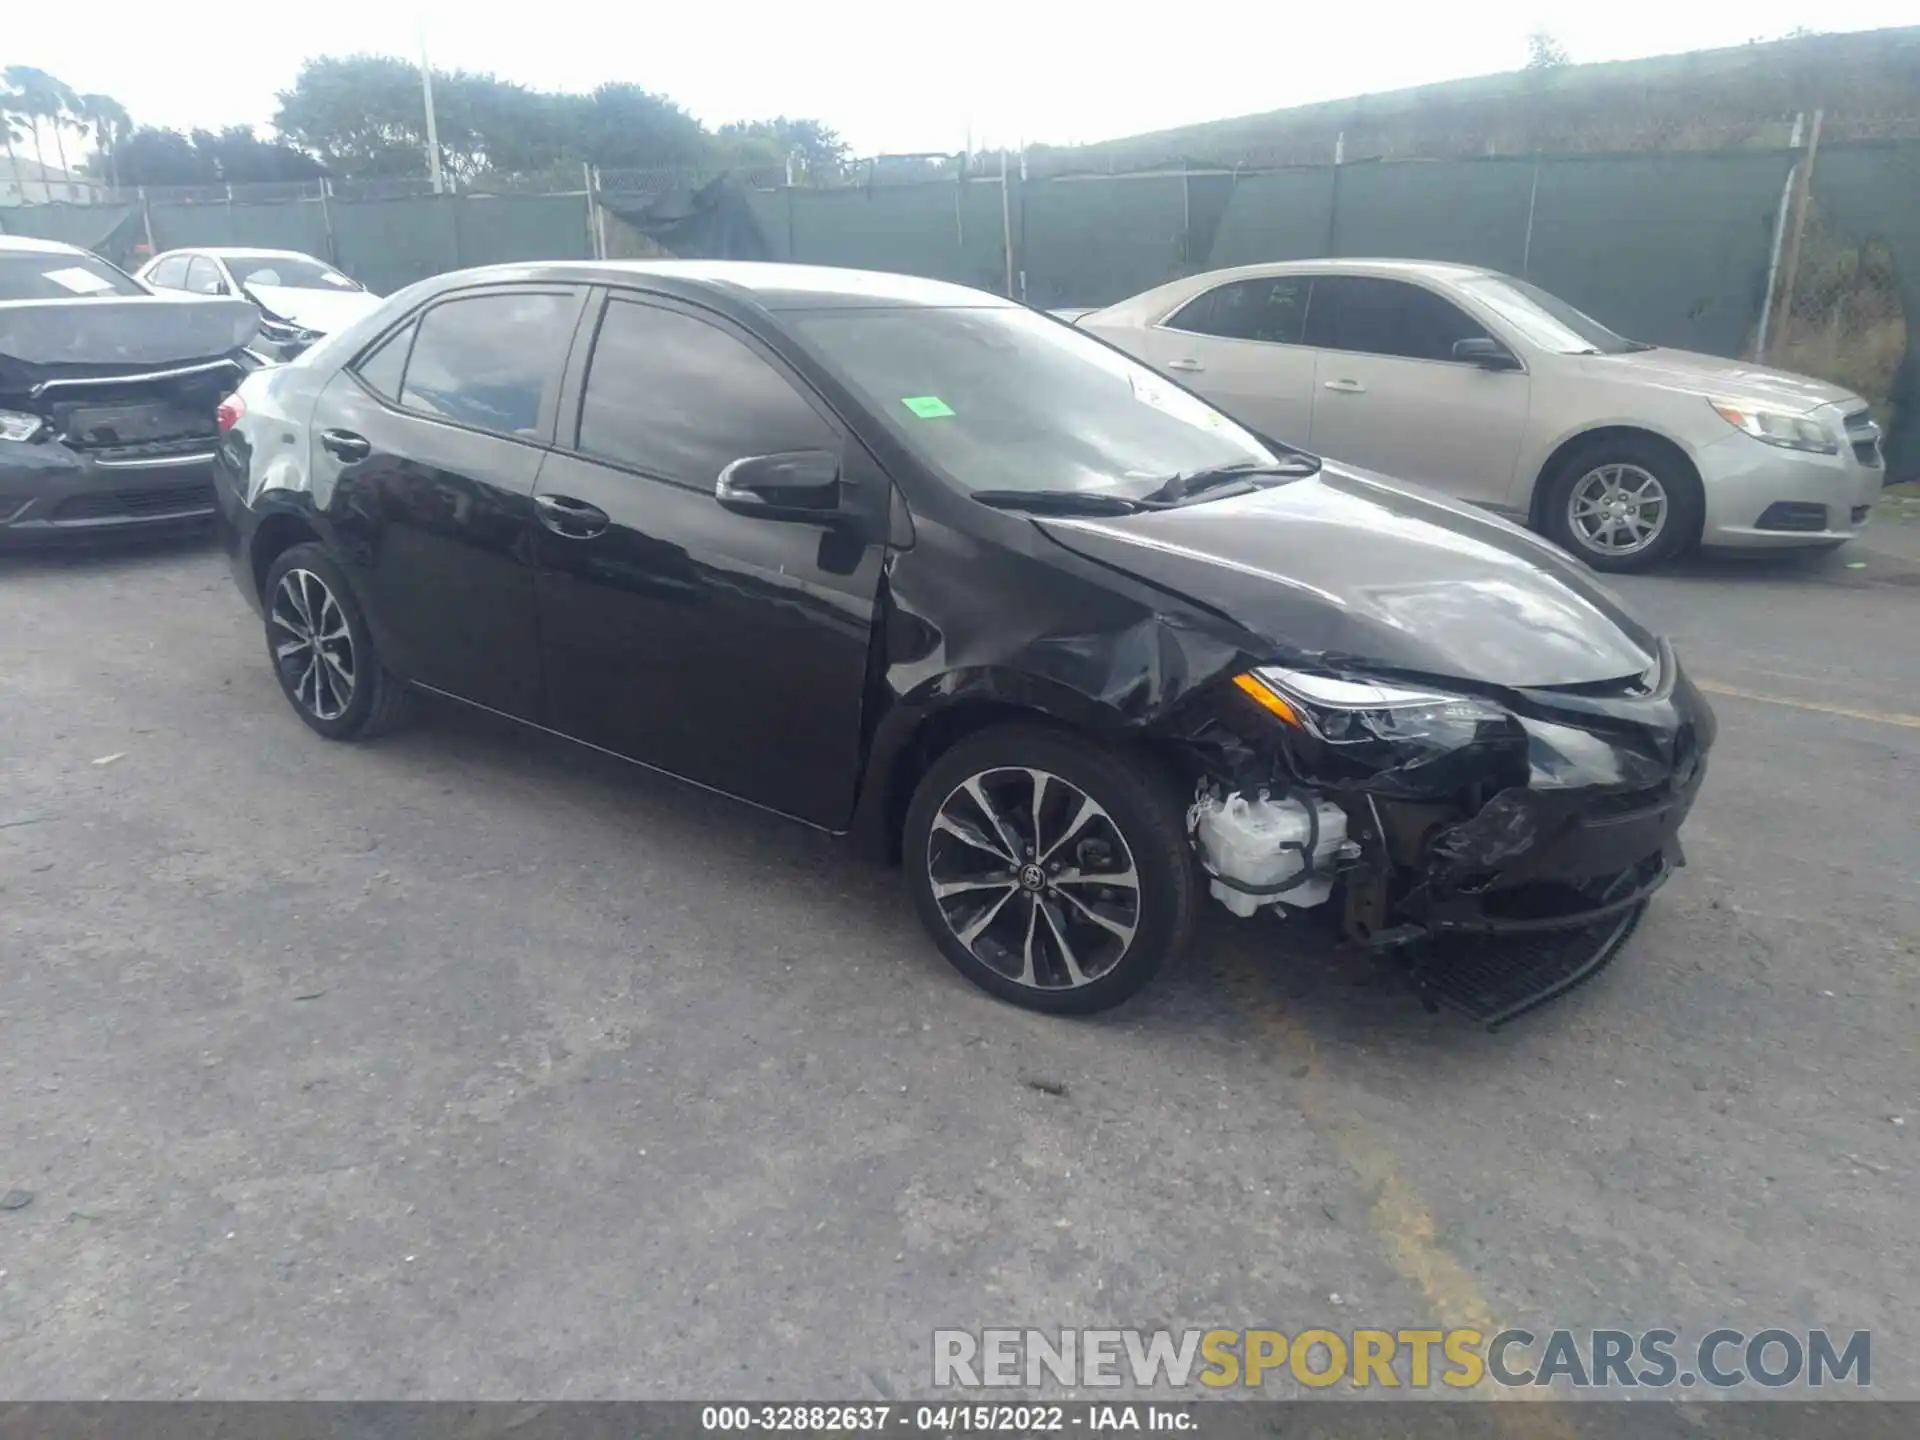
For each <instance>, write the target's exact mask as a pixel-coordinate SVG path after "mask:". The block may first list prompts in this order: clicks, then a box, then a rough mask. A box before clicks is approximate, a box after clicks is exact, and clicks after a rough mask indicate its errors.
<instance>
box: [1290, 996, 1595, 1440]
mask: <svg viewBox="0 0 1920 1440" xmlns="http://www.w3.org/2000/svg"><path fill="white" fill-rule="evenodd" d="M1255 1008H1256V1011H1257V1013H1258V1014H1259V1015H1260V1017H1261V1019H1263V1020H1264V1021H1265V1022H1266V1023H1267V1025H1268V1026H1269V1028H1271V1029H1272V1030H1274V1031H1277V1032H1278V1033H1279V1035H1280V1038H1281V1043H1282V1044H1283V1045H1284V1046H1285V1048H1286V1050H1287V1052H1288V1053H1290V1054H1295V1055H1300V1056H1302V1057H1303V1058H1304V1059H1305V1060H1306V1062H1307V1073H1306V1074H1305V1075H1304V1076H1302V1077H1300V1079H1299V1081H1298V1083H1297V1084H1296V1086H1295V1088H1294V1089H1293V1091H1292V1092H1291V1094H1292V1096H1293V1099H1294V1101H1295V1103H1296V1104H1297V1105H1298V1106H1299V1109H1300V1113H1301V1114H1302V1115H1303V1116H1304V1117H1305V1119H1306V1121H1307V1123H1308V1124H1309V1125H1310V1126H1312V1127H1313V1129H1314V1130H1315V1131H1316V1132H1317V1133H1319V1134H1320V1135H1322V1136H1323V1137H1325V1138H1326V1139H1327V1140H1328V1141H1329V1142H1330V1143H1331V1144H1332V1146H1333V1149H1334V1153H1335V1154H1336V1155H1337V1156H1339V1158H1340V1162H1341V1164H1343V1165H1344V1166H1345V1167H1346V1168H1347V1169H1348V1170H1349V1171H1350V1172H1351V1173H1352V1174H1353V1176H1354V1178H1355V1179H1356V1180H1357V1181H1359V1183H1360V1187H1361V1188H1362V1189H1363V1190H1366V1191H1370V1192H1371V1193H1372V1195H1373V1204H1372V1206H1371V1207H1370V1209H1369V1210H1368V1212H1367V1220H1368V1223H1369V1224H1370V1225H1371V1226H1372V1228H1373V1230H1374V1232H1375V1233H1376V1234H1377V1235H1378V1236H1379V1237H1380V1239H1381V1241H1382V1242H1383V1244H1384V1245H1385V1247H1386V1252H1387V1260H1388V1263H1390V1264H1391V1265H1392V1266H1393V1268H1394V1270H1395V1271H1396V1272H1398V1273H1399V1275H1400V1277H1401V1278H1402V1279H1404V1280H1406V1281H1408V1282H1409V1283H1410V1284H1411V1285H1413V1287H1414V1288H1415V1289H1416V1290H1418V1291H1419V1292H1420V1294H1421V1295H1422V1296H1424V1297H1425V1299H1426V1302H1427V1304H1428V1305H1429V1306H1431V1307H1432V1310H1433V1321H1434V1322H1437V1323H1438V1324H1439V1325H1440V1326H1442V1327H1443V1328H1445V1329H1449V1330H1457V1329H1471V1330H1478V1331H1479V1332H1480V1334H1481V1335H1482V1336H1483V1337H1484V1338H1485V1339H1488V1340H1491V1339H1492V1338H1493V1337H1494V1335H1496V1334H1497V1333H1499V1331H1500V1330H1502V1329H1503V1328H1505V1327H1503V1326H1502V1325H1500V1324H1499V1323H1498V1322H1497V1321H1496V1320H1495V1319H1494V1311H1493V1306H1492V1304H1491V1303H1490V1302H1489V1301H1488V1299H1487V1297H1486V1294H1485V1292H1483V1291H1482V1290H1481V1288H1480V1283H1479V1281H1477V1280H1475V1279H1474V1278H1473V1275H1472V1273H1471V1272H1470V1271H1469V1270H1468V1269H1467V1267H1466V1266H1464V1265H1462V1264H1461V1263H1460V1262H1459V1261H1458V1260H1456V1259H1455V1258H1454V1257H1453V1256H1452V1255H1450V1254H1448V1253H1447V1250H1446V1248H1445V1247H1444V1246H1442V1245H1441V1244H1440V1241H1439V1239H1438V1236H1437V1233H1436V1230H1435V1226H1434V1223H1433V1212H1432V1211H1430V1210H1428V1209H1427V1204H1426V1201H1425V1200H1423V1199H1422V1198H1421V1196H1420V1192H1419V1191H1418V1190H1417V1189H1416V1188H1415V1187H1414V1186H1413V1184H1412V1183H1411V1182H1410V1181H1409V1180H1407V1178H1406V1177H1405V1176H1404V1175H1402V1174H1401V1173H1400V1164H1399V1161H1398V1160H1397V1159H1396V1158H1395V1157H1394V1154H1393V1151H1392V1149H1391V1148H1390V1147H1389V1146H1388V1145H1387V1143H1386V1141H1385V1140H1384V1139H1383V1138H1381V1137H1380V1136H1379V1135H1377V1134H1376V1133H1375V1132H1374V1131H1373V1129H1372V1128H1371V1127H1370V1126H1368V1125H1367V1124H1366V1122H1365V1121H1363V1120H1361V1119H1360V1118H1359V1117H1357V1116H1355V1115H1352V1114H1350V1113H1345V1112H1343V1111H1342V1109H1341V1107H1340V1105H1339V1103H1338V1101H1337V1100H1336V1099H1335V1097H1334V1095H1333V1093H1332V1091H1331V1089H1330V1087H1329V1086H1328V1084H1327V1081H1326V1078H1325V1077H1326V1071H1325V1070H1324V1068H1323V1067H1322V1066H1321V1063H1320V1053H1319V1047H1318V1046H1317V1045H1315V1044H1314V1040H1313V1036H1312V1035H1310V1034H1308V1033H1307V1031H1306V1030H1305V1029H1304V1028H1303V1027H1302V1026H1301V1025H1300V1024H1299V1023H1298V1022H1297V1021H1295V1020H1294V1019H1293V1017H1292V1016H1291V1015H1289V1014H1287V1012H1286V1010H1285V1009H1284V1008H1283V1007H1282V1006H1281V1005H1280V1004H1278V1003H1274V1002H1267V1003H1261V1004H1258V1005H1257V1006H1256V1007H1255ZM1481 1387H1482V1388H1484V1389H1485V1390H1486V1391H1488V1392H1489V1398H1491V1399H1494V1400H1548V1399H1551V1398H1552V1395H1551V1392H1550V1391H1546V1390H1533V1389H1522V1390H1509V1389H1505V1388H1503V1387H1497V1386H1494V1385H1493V1384H1492V1382H1491V1381H1487V1380H1482V1381H1481ZM1496 1426H1497V1428H1498V1429H1499V1431H1500V1433H1501V1434H1502V1435H1505V1436H1511V1437H1513V1440H1575V1436H1574V1432H1573V1429H1572V1427H1571V1426H1569V1425H1568V1424H1567V1422H1566V1421H1565V1420H1563V1419H1561V1418H1560V1416H1558V1415H1556V1414H1552V1413H1548V1412H1544V1411H1540V1410H1535V1409H1532V1408H1529V1409H1527V1410H1514V1409H1512V1408H1510V1407H1502V1409H1501V1410H1500V1412H1499V1414H1498V1416H1497V1421H1496Z"/></svg>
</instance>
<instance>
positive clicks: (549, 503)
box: [533, 495, 613, 540]
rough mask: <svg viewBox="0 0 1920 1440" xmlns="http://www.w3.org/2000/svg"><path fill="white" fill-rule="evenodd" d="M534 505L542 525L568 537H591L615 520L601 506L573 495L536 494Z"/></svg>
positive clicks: (579, 538)
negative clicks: (590, 503)
mask: <svg viewBox="0 0 1920 1440" xmlns="http://www.w3.org/2000/svg"><path fill="white" fill-rule="evenodd" d="M533 508H534V512H535V513H536V514H537V515H539V517H540V523H541V524H542V525H544V526H546V527H547V529H549V530H551V531H553V533H554V534H556V535H561V536H564V537H565V538H567V539H568V540H591V539H592V538H593V537H594V536H596V535H599V534H602V533H603V532H605V530H606V528H607V527H608V526H609V525H611V524H612V523H613V521H612V520H611V519H610V518H609V517H608V515H607V512H606V511H604V510H602V509H601V508H600V507H599V506H598V505H589V504H587V502H586V501H584V500H576V499H574V498H573V497H572V496H571V495H536V496H534V497H533Z"/></svg>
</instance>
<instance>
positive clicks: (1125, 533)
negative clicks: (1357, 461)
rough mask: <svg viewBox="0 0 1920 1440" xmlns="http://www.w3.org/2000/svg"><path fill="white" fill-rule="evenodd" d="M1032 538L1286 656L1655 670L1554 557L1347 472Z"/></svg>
mask: <svg viewBox="0 0 1920 1440" xmlns="http://www.w3.org/2000/svg"><path fill="white" fill-rule="evenodd" d="M1034 523H1035V524H1036V525H1037V526H1038V527H1039V528H1040V529H1041V530H1042V531H1043V532H1044V533H1045V534H1047V535H1048V536H1049V537H1050V538H1052V539H1053V540H1055V541H1057V542H1058V543H1059V544H1061V545H1063V546H1065V547H1066V548H1067V549H1069V550H1072V551H1075V552H1076V553H1078V554H1080V555H1083V556H1086V557H1087V558H1089V559H1091V560H1095V561H1098V562H1100V563H1102V564H1105V565H1108V566H1111V567H1112V568H1114V569H1116V570H1120V571H1123V572H1125V573H1127V574H1130V575H1133V576H1136V577H1138V578H1139V579H1142V580H1145V581H1147V582H1148V583H1150V584H1152V585H1155V586H1158V587H1160V588H1163V589H1167V590H1171V591H1174V592H1176V593H1177V594H1180V595H1183V596H1186V597H1187V598H1189V599H1191V600H1194V601H1197V602H1199V603H1200V604H1202V605H1204V606H1206V607H1208V608H1210V609H1212V610H1215V611H1218V612H1220V613H1223V614H1225V615H1226V616H1227V617H1228V618H1230V619H1231V620H1233V621H1235V622H1236V623H1237V624H1239V625H1240V626H1242V627H1243V628H1244V629H1247V630H1250V631H1252V632H1253V633H1254V634H1255V635H1258V636H1261V637H1262V638H1264V639H1265V640H1266V641H1267V642H1268V643H1269V644H1270V645H1271V646H1272V647H1273V653H1274V654H1275V655H1276V656H1281V657H1288V658H1295V659H1309V660H1317V659H1323V658H1324V659H1326V660H1328V661H1329V662H1331V663H1336V664H1339V663H1346V664H1352V665H1358V666H1366V665H1372V666H1379V667H1387V668H1390V669H1395V670H1405V671H1416V672H1422V673H1426V674H1432V675H1446V676H1457V677H1460V678H1462V679H1466V680H1475V681H1480V682H1482V683H1486V684H1492V685H1499V686H1508V687H1514V688H1526V687H1534V686H1563V685H1581V684H1591V683H1593V682H1596V681H1602V680H1618V679H1624V678H1627V677H1630V676H1637V675H1642V674H1644V673H1646V672H1647V671H1648V670H1649V669H1651V668H1652V667H1653V666H1654V664H1655V663H1656V661H1657V659H1658V655H1659V645H1658V642H1657V641H1656V640H1655V639H1654V637H1653V636H1652V635H1651V634H1650V633H1649V632H1648V631H1647V630H1646V629H1645V628H1644V627H1642V626H1641V625H1640V624H1639V623H1638V622H1636V621H1635V620H1633V619H1632V618H1631V617H1630V616H1629V615H1627V614H1626V612H1625V611H1624V610H1623V609H1622V608H1621V607H1620V605H1619V602H1618V601H1617V600H1616V599H1615V598H1614V597H1613V596H1612V595H1611V594H1610V593H1609V592H1608V591H1606V590H1605V589H1604V588H1602V587H1601V586H1600V585H1599V584H1598V583H1597V582H1596V581H1595V580H1594V578H1593V575H1592V572H1590V571H1588V570H1587V569H1586V568H1585V567H1584V566H1582V565H1580V564H1579V563H1578V562H1577V561H1575V560H1573V559H1572V558H1571V557H1569V556H1567V555H1566V554H1565V553H1564V552H1562V551H1560V550H1558V549H1557V548H1555V547H1554V546H1551V545H1549V544H1547V543H1546V542H1545V541H1543V540H1540V539H1538V538H1537V537H1535V536H1533V535H1531V534H1529V533H1528V532H1526V531H1524V530H1522V529H1520V528H1519V527H1518V526H1515V525H1511V524H1509V523H1508V522H1506V521H1504V520H1501V519H1499V518H1497V517H1495V516H1492V515H1487V514H1482V513H1480V512H1478V511H1475V510H1473V509H1471V508H1469V507H1467V506H1464V505H1460V504H1456V503H1454V502H1452V501H1449V500H1447V499H1445V498H1444V497H1442V496H1440V495H1437V494H1434V493H1432V492H1428V491H1425V490H1421V489H1418V488H1416V487H1413V486H1407V485H1403V484H1401V483H1399V482H1392V483H1389V482H1387V481H1385V480H1381V479H1379V478H1377V477H1374V476H1371V475H1368V474H1366V473H1365V472H1361V471H1354V470H1350V469H1347V468H1344V467H1339V466H1333V465H1329V466H1327V467H1325V468H1324V469H1323V470H1322V471H1321V472H1320V474H1319V475H1318V476H1316V477H1314V478H1313V479H1309V480H1298V481H1293V482H1290V483H1286V484H1282V485H1278V486H1275V487H1273V488H1270V489H1266V490H1262V491H1259V492H1256V493H1254V494H1249V495H1243V496H1232V497H1227V498H1224V499H1219V500H1204V501H1200V502H1199V503H1196V504H1191V505H1186V506H1182V507H1180V508H1178V509H1173V510H1163V511H1151V512H1146V513H1142V514H1138V515H1123V516H1118V517H1115V518H1112V519H1107V518H1099V519H1091V518H1080V517H1077V516H1076V517H1071V518H1062V517H1054V516H1048V517H1046V518H1044V519H1041V518H1036V519H1035V521H1034Z"/></svg>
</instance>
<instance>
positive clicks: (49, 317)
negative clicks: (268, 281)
mask: <svg viewBox="0 0 1920 1440" xmlns="http://www.w3.org/2000/svg"><path fill="white" fill-rule="evenodd" d="M259 328H260V319H259V316H258V315H257V314H256V313H255V311H254V308H253V306H251V305H249V304H247V302H246V301H244V300H235V299H232V298H231V297H229V296H224V295H104V296H88V297H85V298H82V297H79V296H75V297H74V298H73V299H71V300H8V301H0V356H4V357H6V358H7V359H10V360H18V361H20V362H21V363H22V364H24V365H31V366H42V365H164V364H168V363H171V362H175V361H181V362H184V361H189V360H207V359H211V358H213V357H214V356H218V355H228V354H231V353H232V352H233V351H235V350H238V349H239V348H240V347H241V346H242V345H245V344H246V343H247V342H248V341H249V340H251V339H252V338H253V336H254V332H255V331H257V330H258V329H259Z"/></svg>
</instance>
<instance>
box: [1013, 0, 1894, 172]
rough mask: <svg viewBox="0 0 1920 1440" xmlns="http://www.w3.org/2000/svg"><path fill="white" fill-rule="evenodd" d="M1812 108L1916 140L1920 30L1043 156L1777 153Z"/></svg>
mask: <svg viewBox="0 0 1920 1440" xmlns="http://www.w3.org/2000/svg"><path fill="white" fill-rule="evenodd" d="M1816 107H1819V108H1824V109H1825V110H1826V112H1827V114H1826V122H1825V132H1824V133H1825V135H1826V137H1827V138H1828V139H1847V138H1856V137H1865V136H1870V135H1878V134H1884V133H1903V134H1914V133H1920V26H1905V27H1901V28H1898V29H1889V30H1874V31H1867V32H1863V33H1859V34H1850V35H1805V36H1796V37H1794V38H1792V39H1786V40H1774V41H1767V42H1756V43H1753V44H1747V45H1735V46H1729V47H1727V48H1726V49H1721V50H1696V51H1692V52H1690V53H1688V54H1684V55H1662V56H1658V57H1656V58H1653V59H1649V60H1617V61H1609V62H1607V63H1604V64H1597V65H1565V66H1559V67H1556V68H1553V69H1548V70H1522V71H1515V72H1511V73H1508V74H1503V75H1487V76H1482V77H1479V78H1476V79H1471V80H1453V81H1448V82H1446V83H1444V84H1439V85H1421V86H1417V87H1415V88H1414V89H1411V90H1392V91H1387V92H1385V93H1382V94H1378V95H1359V96H1355V97H1353V98H1351V99H1347V100H1332V101H1327V102H1325V103H1323V104H1318V105H1300V106H1295V107H1294V108H1292V109H1287V110H1275V111H1271V112H1269V113H1267V114H1264V115H1247V116H1242V117H1240V118H1238V119H1232V120H1215V121H1209V122H1207V123H1206V124H1202V125H1188V126H1183V127H1180V128H1178V129H1174V130H1160V131H1155V132H1153V133H1150V134H1146V135H1133V136H1127V137H1125V138H1122V139H1117V140H1106V141H1100V142H1098V143H1096V144H1092V145H1081V146H1072V147H1046V148H1045V150H1044V153H1039V154H1037V158H1039V159H1040V160H1041V161H1042V163H1043V164H1044V167H1045V169H1046V170H1048V171H1050V172H1058V171H1059V170H1062V169H1082V168H1084V169H1089V170H1114V171H1120V170H1129V169H1137V168H1147V167H1152V166H1158V165H1165V164H1169V163H1177V162H1179V161H1181V160H1191V161H1204V162H1209V163H1213V164H1219V165H1226V166H1232V165H1269V166H1273V165H1302V164H1325V163H1327V162H1328V161H1329V160H1331V159H1332V158H1333V154H1334V146H1335V144H1336V141H1338V140H1339V137H1341V136H1344V137H1345V138H1344V141H1343V142H1341V143H1342V147H1343V152H1344V155H1345V158H1347V159H1348V160H1358V159H1365V158H1369V157H1376V156H1378V157H1387V158H1406V159H1414V158H1444V157H1451V156H1465V155H1503V154H1504V155H1511V154H1524V153H1528V152H1532V151H1545V152H1548V153H1553V152H1558V151H1594V150H1614V151H1620V150H1672V149H1687V150H1697V149H1719V148H1723V147H1728V146H1750V145H1764V146H1774V145H1784V144H1786V142H1787V139H1788V136H1789V134H1790V133H1791V127H1792V120H1793V116H1794V114H1795V113H1796V112H1800V111H1806V112H1808V113H1811V112H1812V111H1813V110H1814V109H1815V108H1816ZM1036 149H1037V151H1038V147H1036Z"/></svg>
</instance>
